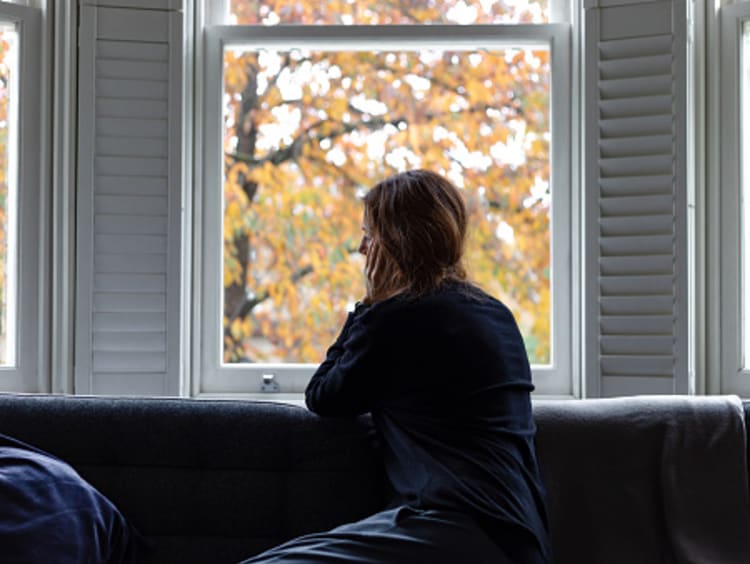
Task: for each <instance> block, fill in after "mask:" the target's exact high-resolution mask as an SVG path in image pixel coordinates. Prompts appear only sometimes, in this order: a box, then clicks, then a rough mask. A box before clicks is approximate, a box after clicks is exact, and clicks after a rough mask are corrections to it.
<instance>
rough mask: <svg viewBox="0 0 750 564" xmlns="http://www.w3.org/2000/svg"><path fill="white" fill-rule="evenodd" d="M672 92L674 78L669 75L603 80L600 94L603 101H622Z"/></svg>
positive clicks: (600, 84) (600, 85)
mask: <svg viewBox="0 0 750 564" xmlns="http://www.w3.org/2000/svg"><path fill="white" fill-rule="evenodd" d="M671 92H672V77H670V76H668V75H664V76H646V77H634V78H618V79H610V80H602V81H601V82H600V83H599V93H600V96H601V99H602V100H621V99H625V98H640V97H642V96H656V95H660V94H667V95H669V94H671Z"/></svg>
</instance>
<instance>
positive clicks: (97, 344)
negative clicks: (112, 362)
mask: <svg viewBox="0 0 750 564" xmlns="http://www.w3.org/2000/svg"><path fill="white" fill-rule="evenodd" d="M166 337H167V336H166V333H164V332H158V331H153V332H144V333H134V332H133V331H100V332H98V333H96V334H95V335H94V340H93V350H95V351H112V352H124V351H133V352H138V351H147V352H162V353H163V352H165V351H166V350H167V343H166V341H167V339H166Z"/></svg>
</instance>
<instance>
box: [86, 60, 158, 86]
mask: <svg viewBox="0 0 750 564" xmlns="http://www.w3.org/2000/svg"><path fill="white" fill-rule="evenodd" d="M168 72H169V67H168V65H167V63H159V62H151V61H123V60H118V59H102V58H101V57H97V60H96V76H97V78H114V79H119V80H122V79H127V80H131V79H133V80H159V81H163V80H166V79H167V73H168Z"/></svg>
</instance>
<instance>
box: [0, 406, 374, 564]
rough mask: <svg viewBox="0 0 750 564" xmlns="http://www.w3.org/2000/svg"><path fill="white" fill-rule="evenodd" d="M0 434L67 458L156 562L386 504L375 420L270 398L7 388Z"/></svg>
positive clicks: (222, 552) (237, 551)
mask: <svg viewBox="0 0 750 564" xmlns="http://www.w3.org/2000/svg"><path fill="white" fill-rule="evenodd" d="M0 433H4V434H7V435H11V436H14V437H16V438H18V439H20V440H23V441H25V442H28V443H29V444H32V445H34V446H36V447H38V448H41V449H43V450H46V451H48V452H50V453H52V454H54V455H56V456H58V457H60V458H62V459H64V460H66V461H67V462H69V463H70V464H71V465H72V466H73V467H74V468H76V470H78V472H79V473H80V474H81V475H82V476H83V477H84V478H85V479H87V480H88V481H89V482H91V483H92V484H93V485H94V486H95V487H97V488H98V489H99V490H100V491H101V492H102V493H104V494H105V495H106V496H107V497H109V498H110V499H111V500H112V501H113V502H114V503H115V504H116V505H117V506H118V507H119V508H120V509H121V510H122V512H123V513H124V515H125V516H126V517H127V518H128V519H129V520H130V521H131V522H132V523H133V524H134V525H135V526H136V528H138V529H139V530H140V531H141V532H142V533H143V534H145V535H146V536H147V537H150V538H151V539H153V540H155V541H156V546H157V549H156V552H155V553H154V554H153V556H152V558H150V560H149V562H154V563H159V564H169V563H172V562H175V563H177V562H179V563H181V564H184V563H190V562H196V563H197V562H200V563H206V562H211V563H216V564H221V563H224V562H226V563H230V562H237V561H239V560H240V559H242V558H246V557H249V556H250V555H253V554H256V553H258V552H261V551H262V550H264V549H266V548H268V547H271V546H274V545H276V544H279V543H281V542H282V541H284V540H286V539H289V538H292V537H295V536H298V535H300V534H303V533H306V532H311V531H316V530H325V529H329V528H331V527H333V526H335V525H338V524H341V523H344V522H349V521H353V520H356V519H359V518H361V517H364V516H366V515H369V514H371V513H374V512H375V511H378V510H380V509H382V508H383V506H384V503H385V490H384V489H383V473H382V467H381V463H380V461H379V458H378V456H377V453H376V451H375V449H374V448H373V440H374V437H373V433H372V428H371V425H370V423H369V419H368V418H360V419H357V420H330V419H321V418H319V417H316V416H315V415H313V414H311V413H309V412H308V411H307V410H305V409H304V408H301V407H295V406H290V405H282V404H276V403H273V404H271V403H263V402H237V401H204V400H186V399H120V398H118V399H104V398H80V397H76V398H70V397H60V396H18V395H3V394H0Z"/></svg>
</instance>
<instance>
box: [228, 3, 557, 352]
mask: <svg viewBox="0 0 750 564" xmlns="http://www.w3.org/2000/svg"><path fill="white" fill-rule="evenodd" d="M333 4H336V5H335V6H333V5H332V3H331V2H328V3H315V5H314V6H312V3H310V4H304V3H296V2H289V1H285V0H277V1H270V2H263V3H262V4H259V3H257V2H251V1H248V0H243V1H242V2H240V1H239V0H234V11H235V14H236V15H237V17H238V20H239V21H240V22H242V23H254V22H257V21H261V20H263V19H264V18H265V19H269V18H270V19H273V17H272V16H273V15H276V16H278V17H279V18H280V17H281V16H283V17H285V18H287V20H286V21H288V20H289V19H291V20H293V21H304V22H305V23H310V22H319V23H320V22H322V23H338V22H336V21H334V22H331V21H326V18H328V17H332V18H334V17H335V18H337V19H338V20H341V19H342V15H343V16H346V14H347V10H349V13H352V11H353V10H359V11H360V12H361V14H360V15H359V16H357V17H360V18H362V17H365V18H366V17H370V16H367V14H374V13H375V12H373V11H372V10H371V11H370V12H367V10H366V8H364V7H363V3H361V2H355V3H353V4H350V3H348V2H334V3H333ZM459 4H462V3H461V2H460V0H459V1H458V2H455V1H453V2H442V3H439V5H437V4H436V3H434V2H432V1H431V0H420V1H418V2H417V1H414V2H404V1H391V2H385V4H384V6H385V7H384V8H383V9H384V10H385V12H381V13H380V14H379V15H377V18H380V20H379V21H383V19H385V20H386V21H387V22H393V21H395V22H399V23H402V22H403V19H404V18H418V20H417V21H439V20H440V14H442V13H444V12H445V11H449V9H450V7H451V6H456V5H459ZM374 5H375V3H373V6H374ZM497 5H498V4H495V6H497ZM337 6H338V7H337ZM321 7H323V8H325V10H326V11H325V12H321V11H320V10H319V9H320V8H321ZM501 7H502V6H501ZM339 8H340V9H339ZM524 13H525V12H523V11H521V12H520V15H518V14H516V19H520V20H523V19H524V17H525V16H524ZM331 14H333V15H331ZM362 14H365V15H364V16H363V15H362ZM383 14H385V15H383ZM404 14H407V15H406V16H405V15H404ZM354 15H356V14H354ZM354 15H353V16H354ZM353 16H352V17H353ZM531 17H532V16H530V15H527V19H530V18H531ZM305 18H306V19H305ZM371 18H376V16H371ZM277 19H278V18H277ZM224 76H225V93H226V100H227V105H226V108H225V116H226V117H225V124H224V125H225V139H224V149H225V183H224V197H225V210H224V265H225V266H224V351H225V352H224V360H225V362H247V361H294V362H319V361H320V360H321V359H322V356H323V354H324V352H325V349H326V347H327V346H328V345H329V344H330V343H331V342H332V340H333V339H334V338H335V336H336V333H337V331H338V330H339V328H340V326H341V324H342V323H343V319H344V317H345V315H346V308H347V304H350V303H352V302H354V301H356V300H357V299H359V298H361V297H362V295H364V281H363V276H362V268H363V260H362V258H361V257H359V256H358V254H357V252H356V249H357V246H358V243H359V238H360V234H361V233H360V223H361V214H362V205H361V202H360V201H359V198H360V196H361V195H362V194H363V193H364V192H365V191H366V190H367V189H368V188H369V187H370V186H372V185H373V184H374V183H375V182H376V181H378V180H380V179H382V178H384V177H386V176H388V175H390V174H393V173H395V172H398V171H401V170H404V169H407V168H415V167H423V168H430V169H433V170H436V171H439V172H441V173H443V174H446V175H447V176H448V177H450V178H451V179H452V180H454V182H456V183H457V184H458V185H459V187H460V188H461V189H462V192H463V194H464V195H465V199H466V202H467V205H468V208H469V211H470V216H471V226H472V232H471V237H470V242H469V245H468V248H467V258H468V266H469V268H470V273H471V276H472V278H473V279H474V280H475V281H476V282H478V283H479V284H480V285H481V286H482V287H484V288H485V289H486V290H487V291H489V292H490V293H491V294H493V295H496V296H497V297H499V298H500V299H501V300H503V301H504V302H505V303H506V304H507V305H508V306H509V307H510V308H511V310H512V311H513V312H514V313H515V315H516V317H517V319H518V320H519V324H520V326H521V329H522V332H523V334H524V335H525V338H526V342H527V348H528V349H529V353H530V357H531V359H532V361H533V362H541V363H543V362H548V361H549V358H550V337H549V335H550V284H549V280H550V276H549V274H550V273H549V264H550V262H549V261H550V254H549V244H550V230H549V225H550V221H549V218H550V216H549V212H550V210H549V204H550V188H549V110H548V108H549V53H548V52H547V51H546V50H532V49H506V50H502V51H496V52H487V51H483V52H458V51H457V52H451V51H444V52H436V51H427V50H422V51H412V52H389V51H382V52H354V51H349V52H345V51H344V52H342V51H336V52H333V51H329V52H315V51H304V52H303V51H289V52H272V51H257V50H255V51H248V50H243V49H233V50H232V49H228V50H227V51H226V52H225V60H224Z"/></svg>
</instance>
